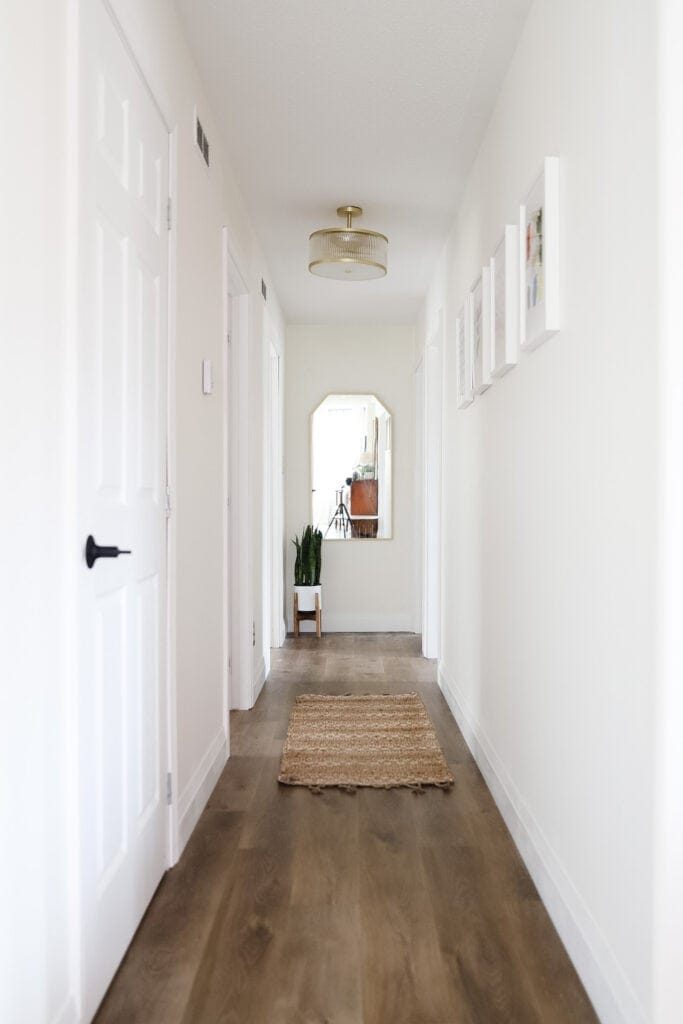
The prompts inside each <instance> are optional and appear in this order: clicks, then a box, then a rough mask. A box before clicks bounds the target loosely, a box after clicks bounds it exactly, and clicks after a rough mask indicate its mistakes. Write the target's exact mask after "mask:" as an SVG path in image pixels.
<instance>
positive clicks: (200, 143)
mask: <svg viewBox="0 0 683 1024" xmlns="http://www.w3.org/2000/svg"><path fill="white" fill-rule="evenodd" d="M194 123H195V142H196V143H197V149H198V150H199V152H200V153H201V154H202V156H203V157H204V163H205V164H206V166H207V167H208V166H209V140H208V139H207V137H206V133H205V132H204V129H203V128H202V122H201V121H200V120H199V118H198V117H197V115H196V114H195V118H194Z"/></svg>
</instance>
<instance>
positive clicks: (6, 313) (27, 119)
mask: <svg viewBox="0 0 683 1024" xmlns="http://www.w3.org/2000/svg"><path fill="white" fill-rule="evenodd" d="M66 11H67V4H66V3H65V2H60V0H26V2H24V3H21V4H19V3H15V4H3V5H1V6H0V125H2V132H3V137H4V140H5V142H4V143H3V158H2V160H0V234H1V236H2V242H1V243H0V536H1V537H2V543H1V545H0V833H1V834H2V843H1V850H0V906H1V907H2V911H1V913H0V919H1V920H0V1020H3V1021H12V1022H13V1024H34V1022H36V1021H41V1022H42V1021H53V1020H57V1018H58V1015H59V1014H61V1013H62V1012H63V1013H65V1014H69V1013H70V1012H72V1011H73V1003H72V1001H71V996H72V992H73V985H72V982H73V979H72V977H71V976H70V969H69V968H70V964H69V961H70V943H71V938H72V932H71V931H70V915H71V910H72V903H71V896H72V891H71V889H70V875H69V857H68V843H67V836H68V824H69V821H68V814H69V805H68V801H67V789H68V783H69V770H70V762H69V756H68V751H69V740H70V732H69V724H68V713H69V711H70V710H71V708H70V707H69V700H70V696H71V693H72V691H71V690H70V686H69V679H70V678H71V676H70V672H69V667H70V664H69V650H68V644H67V642H66V632H67V631H66V626H67V621H68V619H67V611H68V598H69V578H70V571H69V567H70V563H71V564H73V563H72V557H73V555H74V546H73V539H72V538H70V537H69V535H68V524H67V518H66V517H67V511H68V506H67V489H68V487H67V482H68V466H67V458H66V444H65V437H64V425H65V422H66V379H67V370H68V365H69V343H68V335H67V327H66V287H67V278H66V259H65V251H64V239H65V231H66V217H67V211H66V204H65V197H66V142H67V134H66V133H67V127H66V107H67V85H66V82H67V79H66V62H65V54H66V39H67V19H66ZM10 139H11V140H12V143H11V144H10V143H9V140H10Z"/></svg>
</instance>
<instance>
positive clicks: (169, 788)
mask: <svg viewBox="0 0 683 1024" xmlns="http://www.w3.org/2000/svg"><path fill="white" fill-rule="evenodd" d="M166 803H167V804H172V803H173V775H172V774H171V772H167V774H166Z"/></svg>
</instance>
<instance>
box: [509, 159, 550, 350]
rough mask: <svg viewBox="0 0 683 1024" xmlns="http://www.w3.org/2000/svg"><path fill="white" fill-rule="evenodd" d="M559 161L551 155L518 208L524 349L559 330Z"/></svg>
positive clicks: (535, 345)
mask: <svg viewBox="0 0 683 1024" xmlns="http://www.w3.org/2000/svg"><path fill="white" fill-rule="evenodd" d="M559 222H560V161H559V159H558V158H557V157H554V156H548V157H546V158H545V160H544V163H543V170H542V171H541V173H540V174H539V176H538V178H537V179H536V181H535V182H534V184H533V186H532V187H531V189H530V190H529V193H528V195H527V197H526V199H525V201H524V203H523V204H522V206H520V208H519V230H520V238H519V257H520V265H521V271H522V272H521V274H520V287H521V293H520V317H521V343H522V348H525V349H534V348H537V347H538V345H540V344H542V343H543V342H544V341H546V340H547V339H548V338H549V337H551V335H553V334H555V332H556V331H558V330H559V329H560V309H559V307H560V275H559V252H560V250H559Z"/></svg>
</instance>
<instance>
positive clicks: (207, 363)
mask: <svg viewBox="0 0 683 1024" xmlns="http://www.w3.org/2000/svg"><path fill="white" fill-rule="evenodd" d="M202 392H203V393H204V394H205V395H210V394H211V393H212V392H213V367H212V365H211V360H210V359H202Z"/></svg>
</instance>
